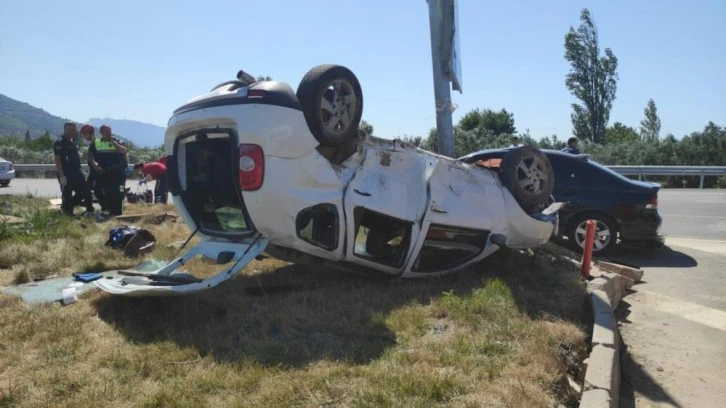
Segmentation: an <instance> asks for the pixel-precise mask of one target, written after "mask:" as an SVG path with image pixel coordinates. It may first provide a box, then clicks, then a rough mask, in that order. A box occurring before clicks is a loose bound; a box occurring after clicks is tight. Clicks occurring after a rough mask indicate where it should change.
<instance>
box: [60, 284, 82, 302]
mask: <svg viewBox="0 0 726 408" xmlns="http://www.w3.org/2000/svg"><path fill="white" fill-rule="evenodd" d="M77 301H78V295H77V294H76V288H75V286H66V287H65V288H63V289H61V304H62V305H63V306H68V305H70V304H71V303H75V302H77Z"/></svg>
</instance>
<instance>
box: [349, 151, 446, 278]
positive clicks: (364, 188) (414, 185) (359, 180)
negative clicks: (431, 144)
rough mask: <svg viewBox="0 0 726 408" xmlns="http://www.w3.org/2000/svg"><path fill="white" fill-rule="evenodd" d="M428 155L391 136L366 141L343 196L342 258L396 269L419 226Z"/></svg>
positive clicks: (396, 272) (380, 268)
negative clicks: (370, 142)
mask: <svg viewBox="0 0 726 408" xmlns="http://www.w3.org/2000/svg"><path fill="white" fill-rule="evenodd" d="M434 163H435V158H434V156H430V155H424V154H422V153H420V152H418V151H417V150H415V149H413V148H410V147H402V146H400V145H397V143H396V142H395V141H392V142H389V141H381V142H380V144H378V145H375V146H372V147H369V148H368V149H367V150H366V155H365V158H364V159H363V161H362V163H361V164H360V165H359V166H358V168H357V169H356V173H355V176H354V178H353V179H352V180H351V181H350V183H348V186H347V188H346V190H345V194H344V198H343V206H344V208H345V216H346V220H345V222H346V227H347V228H346V254H345V261H346V262H347V263H349V264H350V265H351V266H353V267H363V268H372V269H375V270H378V271H382V272H384V273H387V274H391V275H400V274H401V273H402V272H403V269H404V267H405V264H406V262H407V261H408V259H409V257H410V252H411V247H412V244H413V243H414V242H415V241H416V238H417V237H418V234H419V231H420V221H421V218H422V217H423V215H424V209H425V207H426V204H427V201H428V200H427V196H428V192H427V183H426V176H427V174H429V173H430V171H431V170H432V169H433V166H434Z"/></svg>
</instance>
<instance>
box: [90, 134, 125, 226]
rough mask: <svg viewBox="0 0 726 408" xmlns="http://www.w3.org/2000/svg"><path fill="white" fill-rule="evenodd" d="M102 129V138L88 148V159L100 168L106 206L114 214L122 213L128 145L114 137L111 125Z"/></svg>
mask: <svg viewBox="0 0 726 408" xmlns="http://www.w3.org/2000/svg"><path fill="white" fill-rule="evenodd" d="M100 130H101V138H100V139H96V140H95V141H94V142H93V144H92V145H91V147H89V148H88V159H89V163H92V166H93V168H96V166H98V168H100V177H99V180H100V181H101V190H102V195H103V199H104V202H105V205H104V207H105V208H107V209H108V211H109V213H110V214H111V215H112V216H113V215H121V214H123V201H124V192H125V191H126V166H127V164H126V146H125V145H124V143H123V142H122V141H121V140H119V139H117V138H115V137H113V134H112V133H111V127H110V126H108V125H103V126H101V129H100Z"/></svg>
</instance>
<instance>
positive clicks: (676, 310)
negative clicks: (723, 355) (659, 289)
mask: <svg viewBox="0 0 726 408" xmlns="http://www.w3.org/2000/svg"><path fill="white" fill-rule="evenodd" d="M628 302H639V303H641V304H643V305H645V306H647V307H649V308H651V309H655V310H658V311H661V312H664V313H668V314H671V315H674V316H678V317H681V318H683V319H686V320H690V321H692V322H696V323H699V324H702V325H704V326H708V327H711V328H714V329H717V330H721V331H726V312H724V311H721V310H716V309H712V308H710V307H706V306H701V305H698V304H695V303H691V302H684V301H682V300H678V299H674V298H672V297H669V296H664V295H659V294H657V293H653V292H648V291H638V292H637V293H634V294H632V295H629V296H628Z"/></svg>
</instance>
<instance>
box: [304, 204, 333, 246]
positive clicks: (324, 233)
mask: <svg viewBox="0 0 726 408" xmlns="http://www.w3.org/2000/svg"><path fill="white" fill-rule="evenodd" d="M338 222H339V218H338V209H337V208H336V207H335V205H333V204H318V205H314V206H312V207H308V208H306V209H304V210H302V211H300V212H299V213H298V215H297V218H296V220H295V226H296V228H295V229H296V230H297V236H298V237H300V239H302V240H303V241H305V242H307V243H309V244H312V245H315V246H317V247H320V248H323V249H327V250H328V251H334V250H335V249H337V248H338V230H339V228H338Z"/></svg>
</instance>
